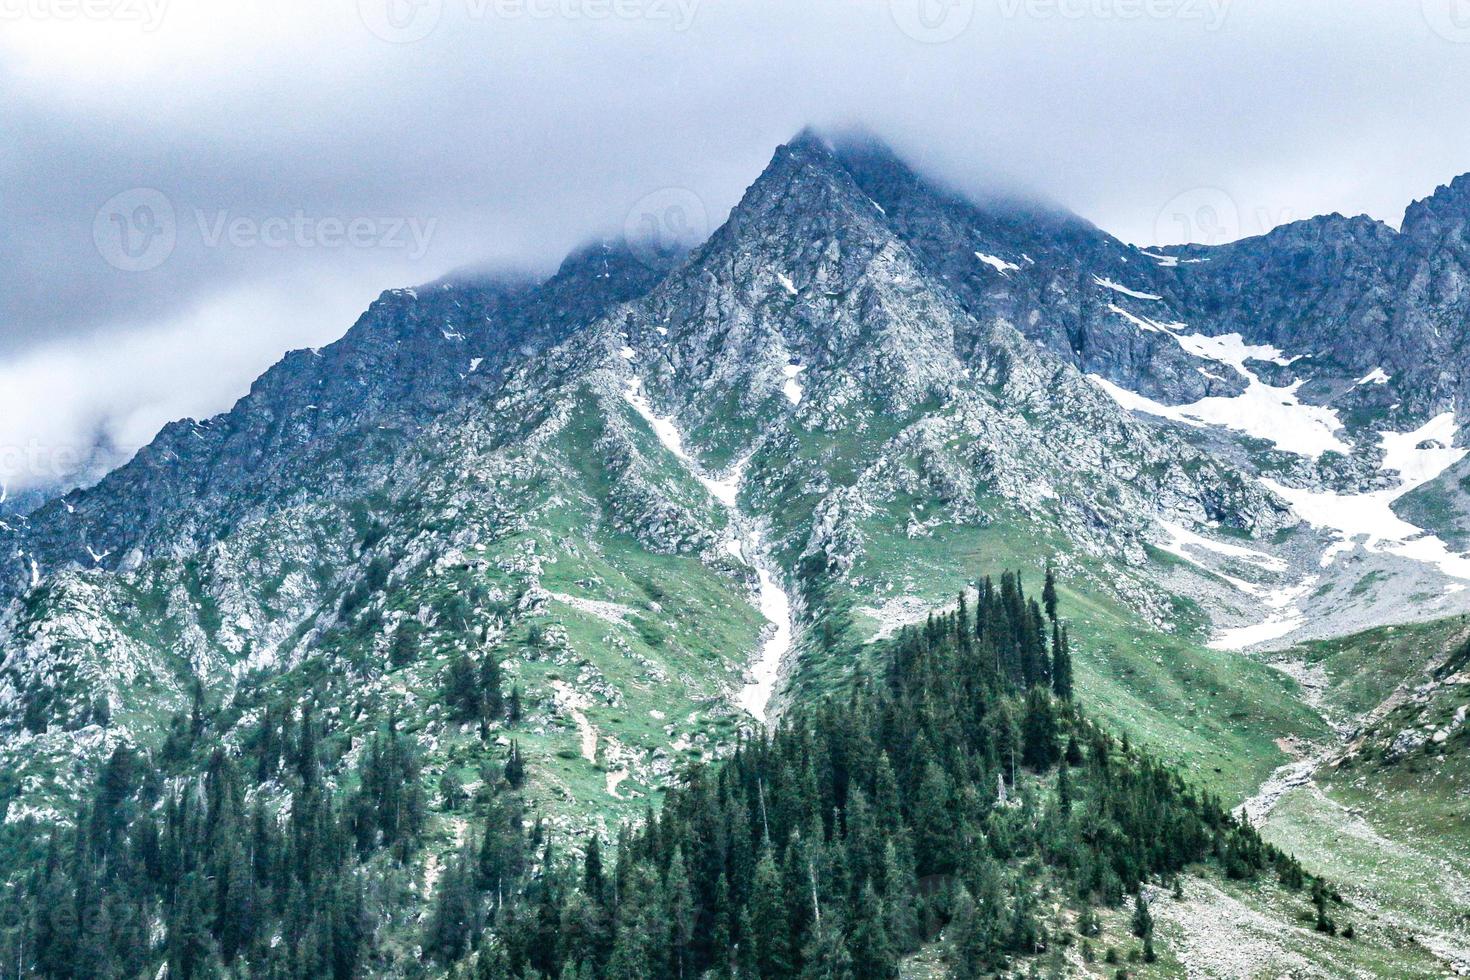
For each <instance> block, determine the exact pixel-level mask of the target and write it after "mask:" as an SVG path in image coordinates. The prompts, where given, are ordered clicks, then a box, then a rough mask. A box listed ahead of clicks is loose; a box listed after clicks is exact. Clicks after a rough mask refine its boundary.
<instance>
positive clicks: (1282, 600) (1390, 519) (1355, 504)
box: [1159, 412, 1470, 650]
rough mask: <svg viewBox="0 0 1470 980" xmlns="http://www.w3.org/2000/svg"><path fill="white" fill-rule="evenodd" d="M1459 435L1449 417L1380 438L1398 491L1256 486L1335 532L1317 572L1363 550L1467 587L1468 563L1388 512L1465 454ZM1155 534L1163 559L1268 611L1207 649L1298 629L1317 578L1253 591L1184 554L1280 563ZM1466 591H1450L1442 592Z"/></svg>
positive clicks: (1183, 533)
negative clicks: (1192, 568)
mask: <svg viewBox="0 0 1470 980" xmlns="http://www.w3.org/2000/svg"><path fill="white" fill-rule="evenodd" d="M1458 430H1459V426H1458V424H1457V423H1456V421H1455V416H1454V414H1453V413H1451V412H1445V413H1442V414H1440V415H1437V416H1435V417H1434V418H1432V419H1430V420H1429V421H1428V422H1426V423H1425V424H1424V425H1422V426H1420V427H1419V428H1417V429H1414V430H1413V431H1411V432H1380V433H1379V446H1380V448H1381V449H1382V450H1383V454H1384V458H1383V462H1382V464H1381V465H1380V469H1381V470H1382V471H1383V472H1385V473H1388V472H1392V473H1396V474H1398V477H1399V485H1398V486H1396V487H1392V488H1390V489H1387V490H1374V491H1371V492H1368V493H1356V494H1349V493H1336V492H1334V491H1331V490H1307V489H1301V488H1297V487H1288V486H1284V485H1282V484H1280V483H1277V482H1276V481H1274V480H1271V479H1267V478H1262V480H1261V482H1262V484H1264V485H1265V486H1266V487H1267V488H1268V489H1270V490H1271V491H1272V492H1273V493H1275V494H1277V495H1278V496H1280V497H1281V498H1282V499H1284V500H1286V501H1287V502H1288V503H1289V504H1291V506H1292V509H1293V510H1294V511H1295V512H1296V514H1297V516H1298V517H1300V518H1301V519H1302V520H1304V521H1306V522H1307V523H1308V524H1311V525H1313V526H1314V527H1319V528H1324V529H1326V530H1329V531H1333V532H1335V534H1336V537H1337V540H1336V541H1335V542H1334V543H1333V544H1332V545H1330V546H1329V547H1328V548H1327V549H1326V550H1325V551H1324V552H1323V553H1322V557H1321V559H1320V564H1321V567H1323V568H1327V567H1330V566H1331V565H1332V563H1333V562H1335V561H1336V560H1337V559H1338V558H1339V556H1341V555H1342V554H1344V553H1346V552H1350V551H1352V550H1353V549H1354V548H1355V547H1362V548H1363V549H1364V550H1365V551H1369V552H1372V553H1376V554H1390V555H1396V556H1398V557H1400V558H1405V559H1408V560H1411V561H1418V562H1423V563H1425V564H1427V565H1431V566H1433V567H1434V568H1436V569H1438V570H1439V571H1440V572H1441V573H1442V574H1444V575H1446V576H1448V577H1450V578H1455V579H1460V580H1463V581H1467V582H1470V556H1466V555H1462V554H1459V553H1457V552H1454V551H1452V550H1450V548H1449V546H1448V545H1446V544H1445V542H1444V541H1442V540H1441V539H1440V538H1438V537H1437V536H1435V535H1433V534H1430V533H1429V532H1427V531H1425V530H1424V529H1423V528H1420V527H1416V526H1415V525H1413V524H1410V523H1409V522H1408V521H1406V520H1404V519H1403V518H1401V517H1399V516H1398V515H1397V514H1395V513H1394V512H1393V507H1392V505H1393V502H1394V501H1395V500H1397V499H1398V498H1400V497H1402V496H1404V495H1405V494H1407V493H1409V492H1410V491H1412V490H1414V489H1416V488H1418V487H1421V486H1423V485H1424V484H1425V483H1428V482H1429V481H1430V480H1433V479H1434V478H1435V477H1437V476H1439V475H1440V474H1441V473H1443V472H1444V471H1445V470H1446V469H1448V468H1449V467H1450V466H1453V465H1454V464H1455V463H1457V462H1459V461H1460V460H1461V459H1463V458H1464V457H1465V455H1466V453H1467V452H1470V450H1465V449H1456V448H1454V445H1453V444H1454V439H1455V434H1456V433H1457V432H1458ZM1159 526H1160V527H1161V528H1162V529H1163V530H1164V531H1165V532H1166V533H1167V534H1168V535H1169V538H1170V540H1169V541H1168V542H1167V543H1165V544H1163V545H1160V547H1162V548H1163V549H1164V550H1165V551H1168V552H1170V553H1172V554H1175V555H1178V556H1179V557H1181V558H1183V559H1185V560H1186V561H1190V562H1193V563H1194V564H1196V565H1199V566H1200V567H1202V568H1204V569H1205V570H1206V571H1208V572H1210V573H1211V574H1213V575H1215V576H1217V577H1219V578H1221V579H1223V580H1224V581H1226V582H1229V583H1230V584H1231V585H1232V586H1234V587H1235V588H1237V589H1239V590H1240V591H1242V592H1244V593H1246V594H1248V595H1252V596H1255V597H1257V598H1259V599H1262V600H1263V601H1264V603H1265V605H1266V607H1267V608H1268V610H1269V613H1268V615H1267V617H1266V619H1265V620H1264V621H1262V622H1259V623H1254V624H1251V625H1248V626H1240V627H1235V628H1231V629H1225V630H1221V631H1220V632H1219V633H1217V634H1216V635H1215V637H1214V638H1213V639H1212V640H1211V641H1210V644H1209V645H1210V646H1211V647H1213V648H1215V649H1217V650H1244V649H1246V648H1247V647H1253V646H1256V645H1258V644H1262V643H1266V642H1268V641H1270V640H1276V639H1280V638H1281V637H1284V636H1287V635H1289V634H1291V633H1294V632H1296V630H1298V629H1299V628H1300V627H1302V626H1303V625H1305V623H1306V615H1305V613H1304V612H1303V611H1302V608H1301V601H1302V599H1304V598H1305V597H1306V596H1307V595H1308V594H1310V592H1311V590H1312V589H1313V588H1314V587H1315V586H1316V584H1317V582H1318V580H1319V578H1320V576H1318V575H1308V576H1306V577H1305V578H1303V579H1302V580H1301V581H1299V582H1297V583H1296V584H1294V585H1290V586H1284V587H1276V588H1271V587H1268V586H1260V585H1255V584H1253V583H1251V582H1246V581H1243V580H1241V579H1238V578H1234V577H1232V576H1229V575H1226V574H1224V573H1222V572H1219V571H1216V570H1214V569H1210V568H1208V567H1207V566H1205V565H1204V564H1203V563H1202V562H1200V560H1199V558H1198V557H1197V556H1196V555H1193V554H1191V553H1190V551H1189V550H1188V549H1202V550H1207V551H1212V552H1215V553H1217V554H1222V555H1225V556H1227V557H1231V558H1236V559H1239V560H1242V561H1246V562H1249V563H1251V564H1254V565H1256V566H1257V567H1259V568H1262V569H1263V570H1266V571H1269V572H1277V573H1279V572H1284V571H1286V568H1287V566H1286V563H1285V562H1282V561H1281V560H1280V559H1277V558H1275V557H1274V556H1271V555H1268V554H1265V553H1264V552H1259V551H1254V550H1252V549H1249V548H1244V547H1241V546H1238V545H1234V544H1229V543H1226V542H1221V541H1212V540H1210V539H1208V538H1204V537H1202V536H1200V535H1198V534H1195V533H1194V532H1192V531H1190V530H1188V529H1186V528H1183V527H1180V526H1178V525H1176V524H1172V523H1169V522H1167V521H1163V522H1160V525H1159ZM1465 587H1466V586H1465V585H1463V584H1460V583H1451V585H1450V586H1449V587H1448V591H1458V590H1460V589H1464V588H1465Z"/></svg>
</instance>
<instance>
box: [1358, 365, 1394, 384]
mask: <svg viewBox="0 0 1470 980" xmlns="http://www.w3.org/2000/svg"><path fill="white" fill-rule="evenodd" d="M1388 381H1389V375H1388V374H1386V373H1385V372H1384V370H1383V368H1381V367H1376V368H1374V369H1373V370H1371V371H1369V372H1368V373H1367V374H1365V375H1363V376H1362V377H1361V378H1359V379H1358V380H1357V381H1355V382H1353V384H1355V385H1386V384H1388Z"/></svg>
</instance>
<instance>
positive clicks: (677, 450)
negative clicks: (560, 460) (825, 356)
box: [623, 354, 801, 722]
mask: <svg viewBox="0 0 1470 980" xmlns="http://www.w3.org/2000/svg"><path fill="white" fill-rule="evenodd" d="M624 357H625V358H627V355H626V354H624ZM629 359H630V358H629ZM630 360H631V359H630ZM795 377H796V372H794V371H792V372H788V374H787V379H788V380H787V384H788V386H790V385H793V384H794V383H795ZM797 392H798V393H797V394H796V395H795V397H793V396H792V393H791V390H790V388H789V387H788V389H787V391H786V395H787V398H789V399H790V400H791V401H792V403H793V404H795V403H796V402H798V401H800V397H801V396H800V394H799V392H800V389H799V388H798V389H797ZM623 398H624V400H626V401H627V403H628V404H629V405H631V406H632V407H633V410H634V411H635V412H637V413H638V414H639V415H641V416H642V417H643V419H644V421H646V422H647V423H648V424H649V427H650V428H652V429H653V432H654V435H656V436H658V440H659V442H660V443H662V444H663V446H664V448H665V449H667V450H668V451H669V452H671V453H673V454H674V456H676V457H677V458H678V459H679V461H680V462H682V463H683V464H684V466H685V467H686V468H687V469H688V470H689V472H690V473H692V474H694V477H695V479H697V480H699V482H700V483H701V484H703V486H704V488H705V489H706V490H708V491H709V494H710V496H711V497H713V498H715V500H717V501H719V503H720V504H721V505H722V506H723V507H724V508H725V510H726V511H727V512H728V513H729V516H730V527H731V529H732V531H733V532H734V534H733V536H732V537H731V538H730V539H729V540H727V541H726V542H725V548H726V550H727V551H728V552H729V553H730V555H731V556H732V557H735V558H738V559H739V560H741V561H743V562H745V563H746V564H747V565H749V566H751V567H752V568H754V569H755V572H756V578H757V581H758V582H759V599H758V604H759V607H760V611H761V615H762V616H764V617H765V618H766V619H767V620H768V621H769V622H770V623H771V627H772V628H771V629H770V630H769V631H768V635H767V636H766V638H765V640H764V642H762V643H761V647H760V651H759V653H758V655H757V656H756V659H755V662H754V663H752V664H751V665H750V668H749V673H750V678H751V679H750V681H749V682H748V683H747V684H746V685H745V686H744V687H742V688H741V689H740V692H739V693H738V695H737V696H736V701H737V702H738V703H739V704H740V706H741V707H742V708H744V709H745V710H746V711H748V712H750V714H751V715H752V716H754V717H755V718H756V719H757V720H759V721H762V722H764V721H765V720H766V717H767V712H768V710H769V708H770V702H771V695H772V694H774V693H775V690H776V682H777V680H779V678H780V674H781V663H782V661H783V660H785V659H786V654H787V653H788V652H790V650H791V644H792V636H793V625H792V619H791V596H790V595H789V594H788V593H787V592H786V590H785V589H784V588H782V587H781V583H780V582H779V581H778V580H777V578H776V576H775V574H774V573H773V572H772V571H771V568H770V559H769V556H768V553H767V551H766V547H765V542H764V540H763V539H762V537H761V533H760V530H759V529H758V528H756V527H755V526H754V525H753V524H752V522H750V521H749V520H748V519H746V518H745V517H743V516H742V515H741V514H740V511H739V509H738V508H737V507H736V505H735V499H736V496H737V494H738V493H739V490H740V480H741V478H742V476H743V475H744V471H745V463H746V461H745V460H743V459H742V460H740V461H739V462H737V463H735V465H733V466H732V467H730V472H729V473H728V474H727V475H726V476H725V477H724V478H723V479H717V478H715V477H711V476H709V475H707V474H706V473H705V472H704V471H703V470H702V469H701V468H700V466H699V464H698V463H697V462H696V461H695V460H694V458H693V457H692V456H690V455H689V453H688V452H687V451H686V450H685V448H684V440H683V438H682V437H681V436H680V435H679V430H678V428H677V427H676V426H675V425H674V424H673V422H671V421H670V420H669V419H666V418H662V417H660V416H658V415H656V414H654V411H653V406H652V404H651V403H650V402H649V401H648V396H647V395H645V394H644V392H643V382H642V381H641V380H640V379H638V378H636V377H635V378H632V379H630V380H629V381H628V387H627V390H626V391H624V392H623Z"/></svg>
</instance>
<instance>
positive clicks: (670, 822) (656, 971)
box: [434, 574, 1304, 980]
mask: <svg viewBox="0 0 1470 980" xmlns="http://www.w3.org/2000/svg"><path fill="white" fill-rule="evenodd" d="M978 595H979V597H978V600H977V602H976V607H975V609H974V610H973V611H972V610H971V609H970V608H969V605H968V603H967V601H966V600H965V599H963V598H962V599H961V601H960V604H959V608H958V610H957V611H955V612H953V613H948V614H945V615H942V616H935V617H931V618H930V619H929V621H928V622H927V623H926V624H925V625H924V626H923V627H921V628H918V629H910V630H907V631H905V632H904V633H903V634H901V635H900V637H899V638H898V639H897V640H896V642H895V643H894V644H893V645H892V648H891V649H890V651H889V652H888V655H887V657H886V663H885V666H884V670H883V671H882V673H881V676H879V677H876V678H872V679H869V680H866V681H859V682H857V683H856V684H855V685H854V687H853V689H852V690H851V692H850V693H848V694H847V695H845V696H843V697H841V698H834V699H829V700H827V701H825V702H823V703H821V704H819V705H815V706H812V707H809V708H806V709H799V710H797V711H794V712H793V713H792V714H791V715H790V716H789V717H788V718H787V719H786V720H785V722H784V723H783V725H782V727H781V728H780V729H779V730H778V731H777V732H775V733H774V734H762V735H760V736H758V737H757V738H755V739H753V740H751V741H748V742H746V743H744V744H743V745H741V746H740V747H739V748H738V750H737V751H736V752H735V754H734V755H733V756H732V757H731V758H730V759H728V760H726V761H725V762H723V763H720V764H719V765H716V766H713V767H709V768H701V769H695V770H694V771H692V772H690V773H689V774H688V775H687V776H686V778H685V779H684V781H683V783H682V784H681V785H680V786H678V787H677V788H676V789H674V790H672V791H671V792H670V793H669V794H668V796H667V798H666V800H665V803H664V806H663V809H662V811H661V812H659V813H657V814H654V813H650V814H649V815H648V816H647V817H646V818H645V820H644V821H643V822H642V824H641V825H639V826H638V827H637V828H634V829H625V830H624V831H623V832H622V833H621V834H620V836H619V839H618V841H617V848H616V857H615V862H614V863H613V865H612V866H611V867H608V866H607V865H606V863H605V861H604V858H603V854H602V851H601V848H600V846H599V845H598V843H597V841H596V840H595V839H594V840H591V841H589V842H588V846H587V851H586V857H585V859H584V860H583V861H582V863H581V866H580V868H578V867H575V866H573V865H572V864H570V863H569V862H557V861H555V860H554V859H553V858H552V857H551V856H550V855H543V856H542V860H541V862H540V867H541V871H540V873H538V874H537V875H535V876H534V877H533V878H529V879H525V880H523V881H522V882H521V883H520V887H519V888H518V889H516V890H515V891H514V893H513V895H512V897H511V898H510V899H509V900H506V899H505V897H504V895H503V894H502V893H499V892H497V896H496V898H495V899H494V901H492V902H486V901H484V900H483V898H482V899H481V900H480V901H478V902H477V901H476V899H475V890H476V888H479V889H483V888H484V887H485V884H486V883H485V881H484V880H483V875H482V876H481V878H480V880H479V881H478V882H476V880H475V874H474V872H473V861H472V859H471V856H470V855H469V854H468V853H467V854H466V855H465V856H464V858H463V860H462V864H463V870H462V871H461V872H460V873H459V874H458V875H457V876H456V882H457V883H458V884H457V891H456V893H455V894H454V895H453V897H452V898H451V897H450V896H449V895H448V894H447V893H446V894H444V895H441V899H442V900H443V902H444V904H443V905H441V908H440V910H439V914H438V915H437V916H436V922H440V923H443V922H448V921H454V922H458V923H465V924H466V925H467V928H465V929H464V930H462V931H461V932H459V933H457V934H456V935H455V937H454V941H453V942H451V943H447V944H445V943H440V944H437V945H436V946H435V947H434V948H435V949H436V953H437V955H439V956H440V957H441V958H444V959H451V960H452V959H454V958H456V957H460V956H462V955H464V954H465V953H466V951H468V950H470V949H471V947H472V946H473V947H474V948H475V955H474V957H473V959H469V958H466V964H467V966H466V970H467V971H469V972H470V973H471V975H473V976H476V977H482V978H500V977H527V978H529V977H558V978H574V980H583V978H603V977H605V978H616V980H632V978H640V980H641V978H654V980H683V978H686V977H700V976H713V977H718V978H734V977H740V978H751V980H754V978H761V980H780V978H797V977H801V978H807V977H810V978H818V977H822V978H829V977H830V978H853V980H869V978H872V980H891V978H893V977H896V976H897V969H898V962H899V960H900V958H901V957H902V956H904V955H905V954H907V953H909V952H911V951H913V950H915V949H917V948H918V947H919V945H920V944H922V943H924V942H928V941H933V940H934V939H935V938H936V937H938V936H939V935H941V934H943V935H944V937H945V939H946V941H947V943H948V945H949V950H950V956H951V963H952V966H953V969H954V974H955V975H956V976H958V977H962V978H963V977H977V976H981V975H987V974H989V973H990V972H992V971H994V970H997V969H1002V968H1004V967H1005V966H1006V965H1007V963H1008V961H1010V960H1012V959H1014V958H1017V957H1026V956H1031V955H1034V954H1037V953H1040V952H1042V951H1044V950H1046V949H1048V948H1049V947H1051V946H1052V945H1053V944H1054V943H1056V942H1058V941H1060V939H1061V937H1060V936H1058V935H1056V934H1055V932H1056V930H1057V928H1058V925H1057V922H1056V920H1055V917H1051V916H1048V915H1046V914H1043V912H1042V907H1043V906H1042V899H1043V894H1042V889H1043V888H1048V887H1055V888H1057V889H1059V891H1060V893H1061V894H1062V896H1063V897H1064V898H1065V899H1066V901H1067V902H1068V903H1069V904H1070V905H1071V906H1072V907H1073V909H1074V911H1076V912H1077V916H1076V918H1075V919H1073V920H1072V921H1073V922H1074V923H1076V924H1078V928H1079V929H1080V931H1083V932H1084V934H1085V933H1086V930H1087V929H1088V928H1089V926H1088V923H1089V922H1091V923H1095V922H1096V921H1097V917H1096V914H1095V912H1094V911H1093V909H1094V907H1095V906H1097V905H1099V904H1105V905H1110V906H1119V905H1122V904H1123V903H1124V902H1125V901H1126V900H1127V896H1128V895H1130V894H1133V895H1135V896H1136V895H1137V894H1138V892H1139V890H1140V886H1141V884H1142V883H1143V882H1144V881H1145V880H1146V879H1149V878H1154V879H1159V880H1163V879H1165V878H1167V877H1171V876H1174V875H1177V874H1178V873H1179V872H1180V871H1182V870H1183V869H1184V868H1185V867H1186V866H1187V865H1189V864H1191V863H1195V862H1212V863H1215V864H1217V865H1219V866H1220V867H1222V868H1223V869H1224V870H1225V872H1226V873H1227V874H1229V875H1231V876H1234V877H1249V876H1254V875H1256V874H1258V873H1260V872H1262V871H1265V870H1273V871H1275V872H1276V873H1277V874H1278V875H1279V876H1280V877H1281V878H1282V880H1283V881H1285V882H1287V883H1288V884H1291V885H1294V886H1296V887H1300V886H1301V884H1302V882H1303V881H1304V875H1303V872H1302V870H1301V868H1300V866H1299V865H1298V864H1297V863H1296V862H1295V861H1294V860H1293V859H1291V858H1290V857H1288V856H1286V855H1284V854H1282V853H1280V852H1279V851H1277V850H1276V849H1274V848H1273V847H1271V846H1270V845H1268V844H1266V843H1265V842H1263V841H1262V840H1261V839H1260V837H1259V836H1258V835H1257V834H1256V832H1255V831H1254V830H1253V829H1251V828H1250V827H1249V826H1247V825H1244V824H1241V823H1240V822H1238V821H1237V820H1235V819H1234V818H1233V817H1231V816H1230V815H1229V814H1228V813H1227V812H1226V811H1225V810H1224V809H1223V808H1222V806H1221V805H1220V803H1219V802H1218V801H1217V800H1215V799H1214V798H1212V797H1210V796H1209V795H1206V794H1200V793H1198V792H1196V791H1195V790H1193V789H1191V788H1190V787H1189V786H1187V785H1186V784H1185V783H1184V782H1183V781H1182V780H1181V779H1180V778H1179V777H1178V776H1177V775H1176V774H1174V773H1173V772H1172V771H1170V770H1168V769H1167V768H1165V767H1163V766H1161V765H1159V764H1158V763H1156V762H1154V761H1153V760H1152V759H1150V758H1149V757H1147V756H1146V755H1144V754H1143V753H1140V752H1138V751H1136V750H1135V749H1133V748H1132V747H1130V746H1129V745H1128V743H1127V742H1126V741H1120V740H1118V739H1115V738H1114V737H1112V736H1111V735H1109V734H1108V733H1106V732H1105V731H1103V730H1102V729H1101V728H1099V727H1098V726H1096V725H1094V724H1093V723H1091V722H1090V721H1089V720H1088V719H1087V718H1086V717H1085V716H1084V715H1083V714H1082V712H1081V711H1080V709H1079V707H1078V706H1077V705H1076V704H1075V703H1074V702H1073V700H1072V670H1071V656H1070V646H1069V644H1068V641H1067V635H1066V630H1065V628H1064V627H1063V626H1062V624H1061V623H1060V622H1059V621H1058V618H1057V596H1056V591H1055V583H1054V581H1053V580H1052V578H1051V576H1050V574H1048V577H1047V583H1046V587H1045V589H1044V592H1043V603H1044V606H1043V605H1041V604H1038V603H1037V602H1035V601H1033V600H1029V599H1027V597H1026V596H1025V594H1024V591H1023V589H1022V585H1021V580H1020V577H1019V576H1017V575H1012V574H1007V575H1004V576H1002V577H1001V580H1000V582H999V584H998V585H997V584H995V583H992V582H991V581H989V580H986V581H984V582H982V583H981V585H980V588H979V594H978ZM527 866H529V864H528V865H527ZM1135 902H1137V899H1135ZM463 909H473V910H474V912H473V914H472V915H461V914H458V912H457V911H456V910H463ZM1144 909H1145V914H1146V906H1144ZM476 934H478V940H476V938H475V937H476ZM1141 938H1143V939H1144V946H1145V950H1144V952H1145V954H1146V955H1149V956H1151V955H1152V929H1151V927H1150V928H1148V929H1147V930H1146V933H1145V934H1144V935H1143V936H1142V937H1141Z"/></svg>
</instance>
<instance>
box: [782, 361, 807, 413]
mask: <svg viewBox="0 0 1470 980" xmlns="http://www.w3.org/2000/svg"><path fill="white" fill-rule="evenodd" d="M804 370H806V367H805V366H804V365H801V364H788V365H786V366H785V367H784V368H782V369H781V373H782V374H784V375H786V383H785V384H783V385H782V386H781V393H782V394H784V395H785V396H786V400H787V401H789V402H790V403H791V404H793V405H800V404H801V395H802V388H801V381H800V380H798V376H799V375H800V374H801V372H802V371H804Z"/></svg>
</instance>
